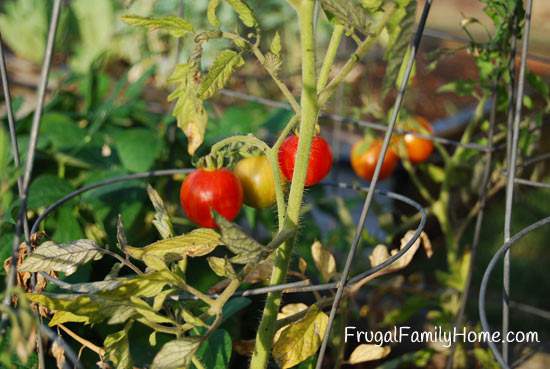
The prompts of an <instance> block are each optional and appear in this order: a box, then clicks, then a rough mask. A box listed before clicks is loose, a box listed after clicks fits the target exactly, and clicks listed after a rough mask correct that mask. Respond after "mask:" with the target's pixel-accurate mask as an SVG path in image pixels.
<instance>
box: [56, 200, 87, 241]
mask: <svg viewBox="0 0 550 369" xmlns="http://www.w3.org/2000/svg"><path fill="white" fill-rule="evenodd" d="M57 212H58V214H57V224H58V226H57V227H56V229H55V232H54V234H53V235H52V240H54V241H55V242H58V243H63V242H71V241H73V240H78V239H80V238H82V237H83V236H84V234H83V232H82V228H81V226H80V223H79V222H78V216H75V215H76V214H75V211H74V209H73V208H72V207H71V206H62V207H61V208H60V209H59V210H58V211H57Z"/></svg>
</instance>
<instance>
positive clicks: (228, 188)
mask: <svg viewBox="0 0 550 369" xmlns="http://www.w3.org/2000/svg"><path fill="white" fill-rule="evenodd" d="M180 201H181V206H182V208H183V211H184V212H185V214H186V215H187V217H188V218H189V219H190V220H191V221H193V222H194V223H196V224H198V225H200V226H202V227H208V228H214V227H216V222H215V221H214V218H213V217H212V214H211V211H212V210H215V211H216V212H217V213H218V214H220V215H221V216H223V217H224V218H225V219H227V220H229V221H232V220H233V219H235V218H236V217H237V215H238V214H239V211H240V210H241V206H242V204H243V189H242V187H241V183H240V181H239V179H238V178H237V177H236V176H235V175H234V174H233V172H231V171H230V170H229V169H225V168H223V169H215V170H206V169H197V170H196V171H194V172H193V173H191V174H190V175H189V176H188V177H187V178H185V181H183V183H182V185H181V189H180Z"/></svg>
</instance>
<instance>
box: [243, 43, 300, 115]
mask: <svg viewBox="0 0 550 369" xmlns="http://www.w3.org/2000/svg"><path fill="white" fill-rule="evenodd" d="M252 53H253V54H254V56H256V59H258V61H259V62H260V64H261V65H262V66H263V67H264V69H265V70H266V72H267V73H268V74H269V76H270V77H271V79H273V82H275V84H276V85H277V87H279V90H281V92H282V93H283V96H284V97H285V98H286V99H287V101H288V103H289V104H290V106H291V107H292V110H294V112H295V113H296V114H300V104H298V101H296V98H295V97H294V95H293V94H292V92H290V90H289V89H288V87H287V85H286V84H285V83H284V82H283V81H282V80H281V79H280V78H279V77H278V76H277V74H276V73H275V71H273V70H272V69H271V68H268V67H267V65H266V58H265V55H264V54H263V53H262V51H261V50H260V49H259V48H258V47H257V46H252Z"/></svg>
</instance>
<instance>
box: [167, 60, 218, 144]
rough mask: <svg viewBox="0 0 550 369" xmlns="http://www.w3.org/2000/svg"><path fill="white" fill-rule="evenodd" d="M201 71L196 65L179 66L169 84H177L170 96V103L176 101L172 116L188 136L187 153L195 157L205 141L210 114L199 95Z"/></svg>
mask: <svg viewBox="0 0 550 369" xmlns="http://www.w3.org/2000/svg"><path fill="white" fill-rule="evenodd" d="M199 76H200V73H199V70H198V68H197V65H196V64H194V63H187V64H179V65H177V66H176V69H175V70H174V73H172V75H171V76H170V79H169V82H173V83H176V85H177V87H176V89H175V90H174V91H173V92H172V93H171V94H170V95H169V96H168V101H174V100H176V104H175V106H174V110H173V112H172V115H173V116H174V117H176V120H177V122H178V127H179V128H180V129H181V130H182V131H183V133H184V134H185V136H187V140H188V143H187V151H188V152H189V154H190V155H193V154H194V153H195V151H196V150H197V148H198V147H199V146H200V145H201V144H202V142H203V140H204V132H205V130H206V125H207V123H208V114H207V113H206V110H205V109H204V102H203V101H202V99H200V98H199V97H198V95H197V91H198V89H199V88H200V82H199Z"/></svg>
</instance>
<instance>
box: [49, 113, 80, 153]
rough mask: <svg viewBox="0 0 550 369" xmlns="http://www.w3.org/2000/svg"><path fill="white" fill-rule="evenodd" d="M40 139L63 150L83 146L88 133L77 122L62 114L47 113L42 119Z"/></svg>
mask: <svg viewBox="0 0 550 369" xmlns="http://www.w3.org/2000/svg"><path fill="white" fill-rule="evenodd" d="M40 137H41V138H42V137H43V138H44V139H45V140H47V141H49V142H51V144H52V145H53V147H54V148H56V149H59V150H63V149H67V148H71V147H74V146H78V145H80V144H82V142H83V141H84V138H85V137H86V133H85V132H84V130H83V129H82V128H80V127H78V124H77V122H76V121H74V120H72V119H71V118H70V117H69V116H67V115H65V114H62V113H47V114H44V117H42V123H41V125H40Z"/></svg>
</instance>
